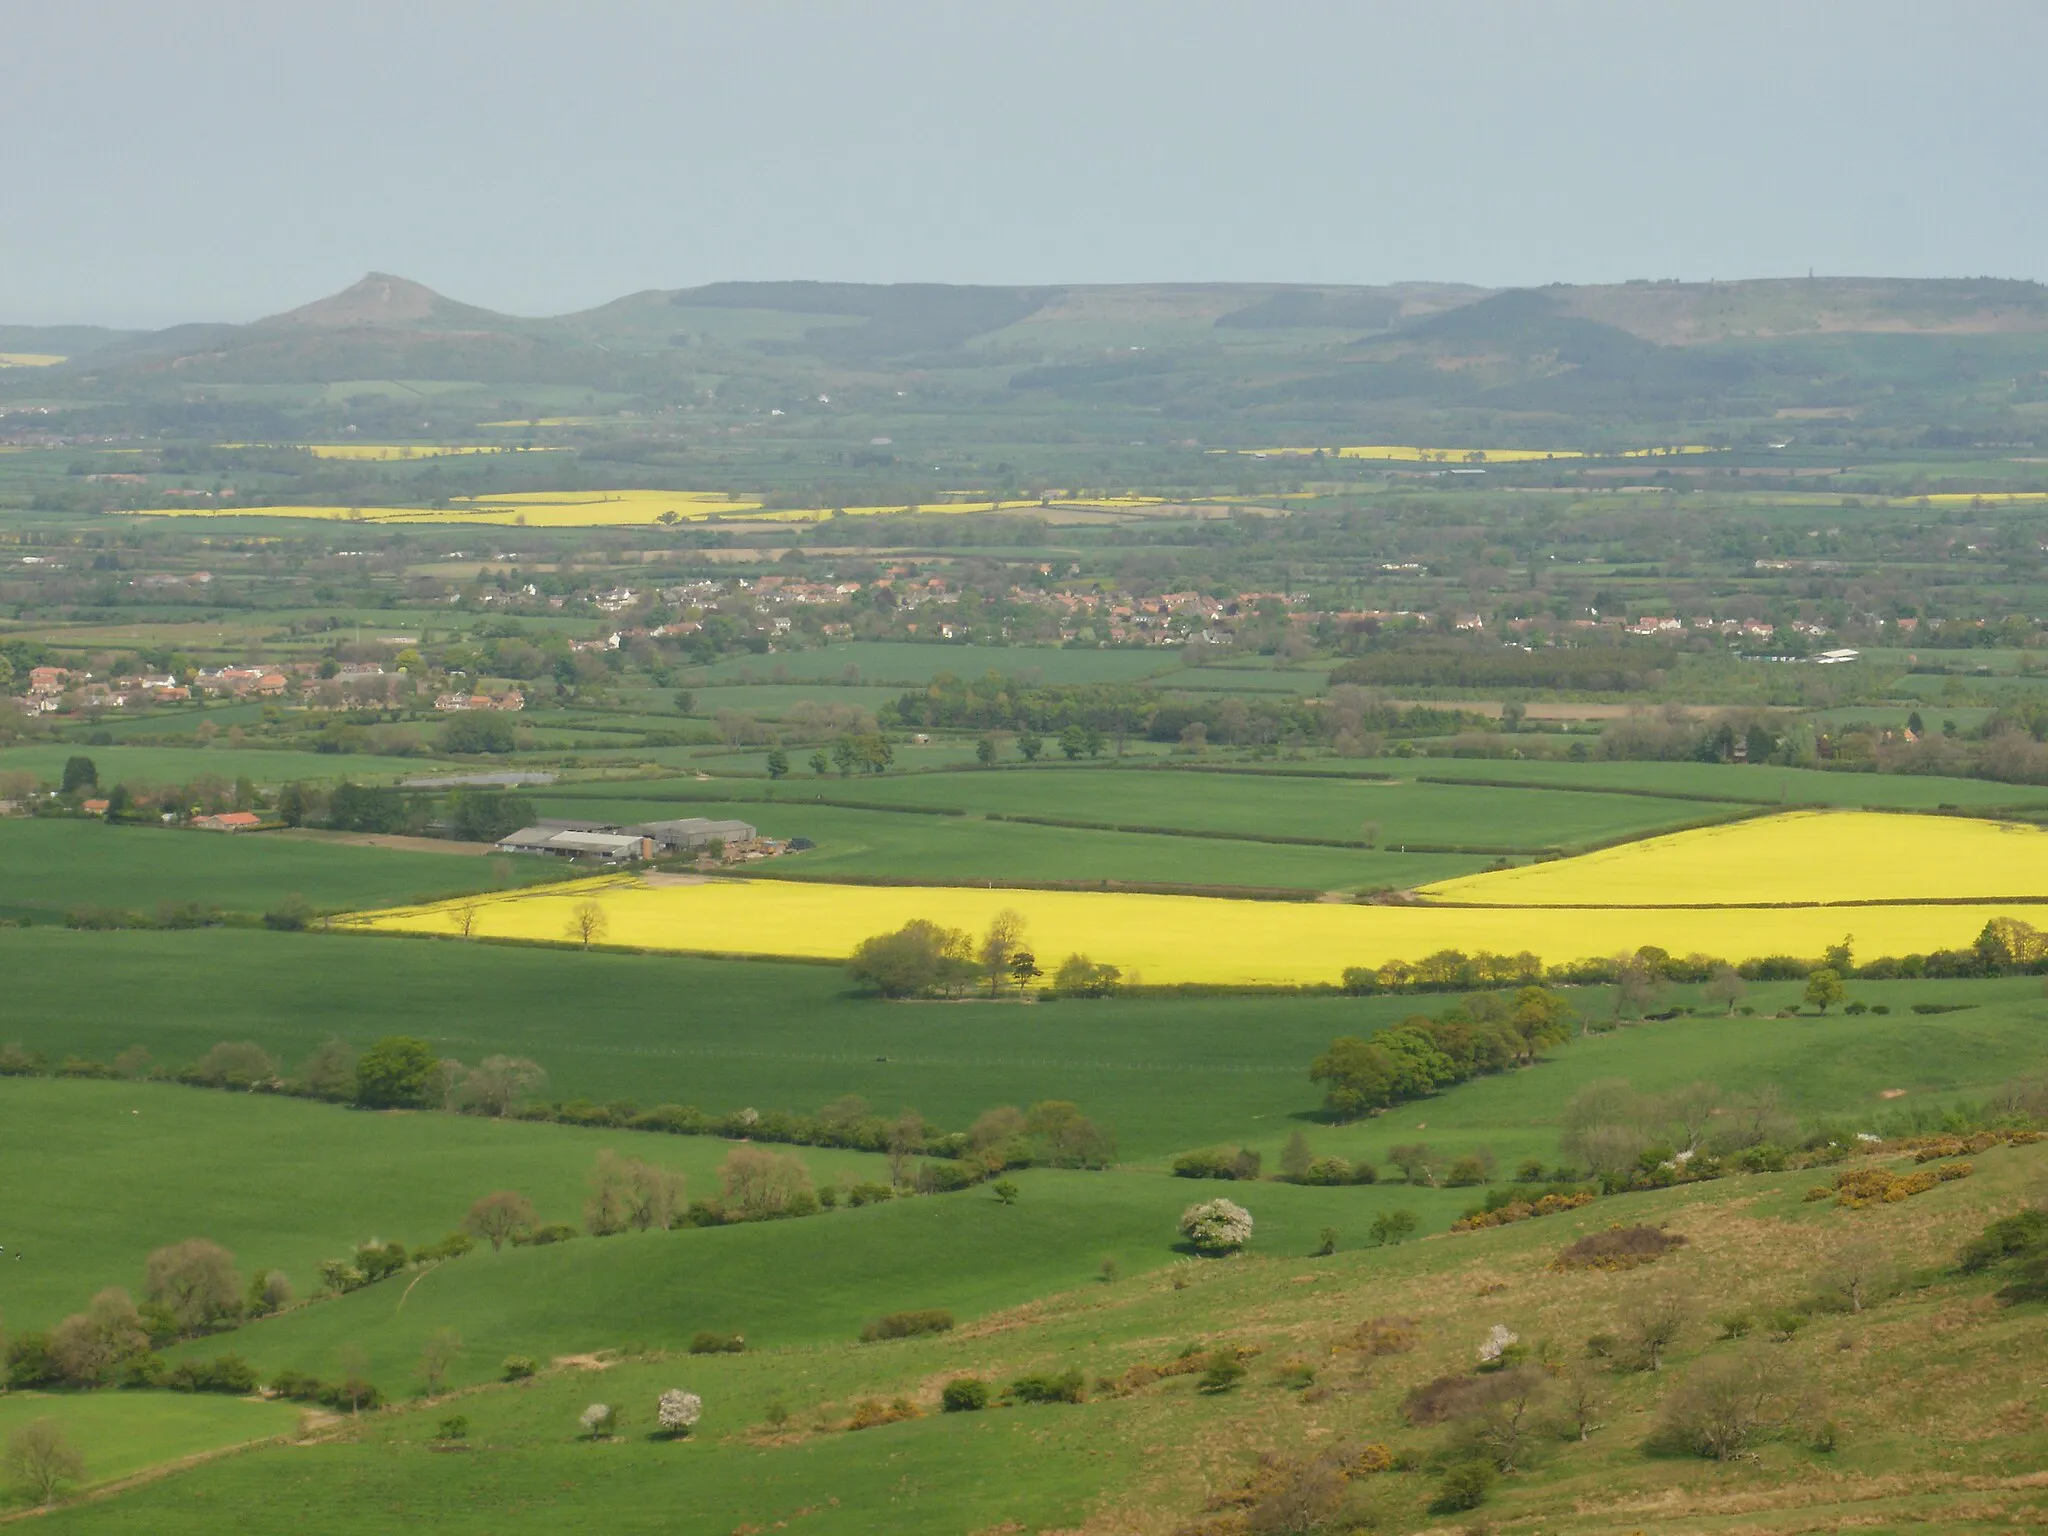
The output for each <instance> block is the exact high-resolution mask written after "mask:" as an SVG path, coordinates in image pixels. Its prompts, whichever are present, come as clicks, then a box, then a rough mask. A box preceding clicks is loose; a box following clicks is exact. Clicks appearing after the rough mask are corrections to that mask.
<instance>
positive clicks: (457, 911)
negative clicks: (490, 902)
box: [448, 901, 483, 939]
mask: <svg viewBox="0 0 2048 1536" xmlns="http://www.w3.org/2000/svg"><path fill="white" fill-rule="evenodd" d="M482 910H483V906H482V904H481V903H480V902H474V901H461V902H457V903H456V904H455V905H454V906H452V907H450V908H449V909H448V921H449V923H450V924H451V925H452V926H453V927H454V929H455V931H456V932H457V933H459V934H461V935H462V936H463V937H464V938H465V939H473V938H475V937H476V919H477V914H478V913H479V912H481V911H482Z"/></svg>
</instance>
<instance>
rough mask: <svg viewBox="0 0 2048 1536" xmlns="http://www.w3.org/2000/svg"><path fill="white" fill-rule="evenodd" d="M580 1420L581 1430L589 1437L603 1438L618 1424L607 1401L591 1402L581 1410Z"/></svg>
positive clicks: (594, 1438) (616, 1417) (607, 1436)
mask: <svg viewBox="0 0 2048 1536" xmlns="http://www.w3.org/2000/svg"><path fill="white" fill-rule="evenodd" d="M580 1422H581V1423H582V1425H583V1432H584V1433H585V1434H586V1435H588V1436H590V1438H591V1439H593V1440H603V1439H607V1438H609V1437H610V1435H611V1432H612V1430H613V1428H614V1427H616V1425H617V1424H618V1415H616V1414H615V1413H613V1412H612V1408H611V1404H609V1403H592V1404H591V1405H590V1406H589V1407H588V1408H586V1409H584V1410H583V1412H582V1414H581V1415H580Z"/></svg>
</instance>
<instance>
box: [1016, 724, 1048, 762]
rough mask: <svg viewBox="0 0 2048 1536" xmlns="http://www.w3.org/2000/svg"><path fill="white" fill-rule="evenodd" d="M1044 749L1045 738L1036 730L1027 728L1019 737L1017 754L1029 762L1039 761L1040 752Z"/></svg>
mask: <svg viewBox="0 0 2048 1536" xmlns="http://www.w3.org/2000/svg"><path fill="white" fill-rule="evenodd" d="M1044 750H1045V738H1044V737H1043V736H1040V735H1039V734H1038V732H1036V731H1033V730H1026V731H1025V732H1024V734H1023V735H1021V736H1019V737H1018V738H1017V755H1018V756H1020V757H1022V758H1023V759H1024V761H1025V762H1027V763H1035V762H1037V761H1038V757H1039V754H1040V753H1041V752H1043V751H1044Z"/></svg>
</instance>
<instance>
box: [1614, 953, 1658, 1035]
mask: <svg viewBox="0 0 2048 1536" xmlns="http://www.w3.org/2000/svg"><path fill="white" fill-rule="evenodd" d="M1663 988H1664V979H1663V977H1661V976H1659V975H1658V974H1657V971H1656V969H1655V967H1653V966H1652V965H1651V964H1650V963H1649V961H1647V960H1646V959H1645V958H1644V957H1643V956H1642V955H1640V954H1636V955H1623V956H1622V957H1621V958H1620V959H1619V960H1618V961H1616V962H1615V966H1614V1016H1615V1017H1616V1018H1617V1019H1639V1018H1641V1017H1642V1016H1643V1015H1644V1014H1646V1013H1648V1012H1649V1011H1650V1009H1651V1008H1652V1007H1653V1006H1654V1005H1655V1003H1656V1001H1657V995H1658V993H1659V992H1661V991H1662V990H1663Z"/></svg>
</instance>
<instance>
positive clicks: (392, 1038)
mask: <svg viewBox="0 0 2048 1536" xmlns="http://www.w3.org/2000/svg"><path fill="white" fill-rule="evenodd" d="M440 1066H441V1063H440V1060H439V1059H438V1058H437V1057H436V1056H435V1055H434V1051H433V1047H432V1046H430V1045H428V1044H427V1042H426V1041H424V1040H420V1039H416V1038H414V1037H413V1036H411V1035H386V1036H385V1037H384V1038H383V1039H381V1040H379V1041H378V1042H377V1043H376V1044H375V1045H372V1046H371V1047H370V1048H369V1049H368V1050H367V1051H365V1052H363V1054H362V1056H361V1058H360V1059H359V1060H358V1061H357V1062H356V1102H357V1103H358V1104H360V1105H362V1106H363V1108H365V1109H418V1108H423V1107H425V1106H426V1105H428V1104H431V1103H432V1102H433V1098H434V1089H435V1086H436V1080H437V1078H438V1077H439V1075H440Z"/></svg>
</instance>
